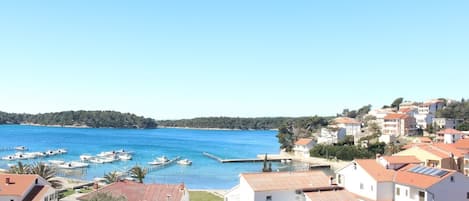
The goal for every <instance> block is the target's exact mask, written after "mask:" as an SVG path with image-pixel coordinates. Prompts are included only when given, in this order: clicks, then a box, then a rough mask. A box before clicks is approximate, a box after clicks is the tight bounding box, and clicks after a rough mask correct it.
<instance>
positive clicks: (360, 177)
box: [336, 164, 377, 200]
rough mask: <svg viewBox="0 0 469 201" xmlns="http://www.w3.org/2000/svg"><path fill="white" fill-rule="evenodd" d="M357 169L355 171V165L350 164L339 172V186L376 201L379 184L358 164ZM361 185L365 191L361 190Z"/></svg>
mask: <svg viewBox="0 0 469 201" xmlns="http://www.w3.org/2000/svg"><path fill="white" fill-rule="evenodd" d="M356 167H357V168H356V169H355V168H354V165H353V164H349V165H347V166H346V167H344V168H343V169H341V170H339V171H338V172H337V176H336V178H337V177H339V175H340V177H341V179H340V180H341V182H340V183H339V186H342V187H344V188H345V189H346V190H348V191H350V192H352V193H355V194H358V195H361V196H363V197H366V198H369V199H372V200H376V198H377V193H376V192H377V188H376V187H377V182H376V181H375V180H374V179H373V177H371V176H370V175H368V173H366V172H365V170H364V169H362V168H361V167H360V166H359V165H358V164H357V165H356ZM360 184H362V185H363V189H361V188H360ZM372 188H373V190H372Z"/></svg>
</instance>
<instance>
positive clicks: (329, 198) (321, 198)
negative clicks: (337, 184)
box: [305, 190, 358, 201]
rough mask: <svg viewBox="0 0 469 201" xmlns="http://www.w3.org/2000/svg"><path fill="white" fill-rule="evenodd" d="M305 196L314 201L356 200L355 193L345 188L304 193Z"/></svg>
mask: <svg viewBox="0 0 469 201" xmlns="http://www.w3.org/2000/svg"><path fill="white" fill-rule="evenodd" d="M305 195H306V197H308V198H309V199H310V200H314V201H354V200H358V199H357V196H356V195H355V194H352V193H350V192H348V191H346V190H338V191H319V192H309V193H305Z"/></svg>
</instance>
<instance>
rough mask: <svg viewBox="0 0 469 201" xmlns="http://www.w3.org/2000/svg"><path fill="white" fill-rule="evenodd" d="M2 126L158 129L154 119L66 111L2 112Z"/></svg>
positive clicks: (109, 112)
mask: <svg viewBox="0 0 469 201" xmlns="http://www.w3.org/2000/svg"><path fill="white" fill-rule="evenodd" d="M0 124H30V125H41V126H62V127H91V128H157V127H158V124H157V123H156V121H155V120H154V119H152V118H145V117H142V116H137V115H135V114H130V113H121V112H116V111H83V110H80V111H64V112H53V113H43V114H18V113H6V112H0Z"/></svg>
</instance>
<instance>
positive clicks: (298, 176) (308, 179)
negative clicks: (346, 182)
mask: <svg viewBox="0 0 469 201" xmlns="http://www.w3.org/2000/svg"><path fill="white" fill-rule="evenodd" d="M241 177H242V178H244V179H245V180H246V182H247V183H248V184H249V186H251V188H252V189H253V190H254V191H257V192H259V191H276V190H291V189H307V188H321V187H328V186H329V181H330V178H329V177H328V176H326V174H324V172H322V171H304V172H265V173H243V174H241Z"/></svg>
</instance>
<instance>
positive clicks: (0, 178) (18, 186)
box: [0, 174, 40, 196]
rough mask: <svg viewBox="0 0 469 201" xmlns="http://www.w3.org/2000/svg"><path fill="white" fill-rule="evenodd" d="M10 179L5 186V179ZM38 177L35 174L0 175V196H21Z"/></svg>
mask: <svg viewBox="0 0 469 201" xmlns="http://www.w3.org/2000/svg"><path fill="white" fill-rule="evenodd" d="M6 178H10V183H9V184H6V183H5V179H6ZM39 178H40V177H39V176H38V175H35V174H0V196H4V195H12V196H23V195H25V194H26V193H28V190H29V188H30V187H31V186H32V185H34V183H35V181H36V179H39Z"/></svg>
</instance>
